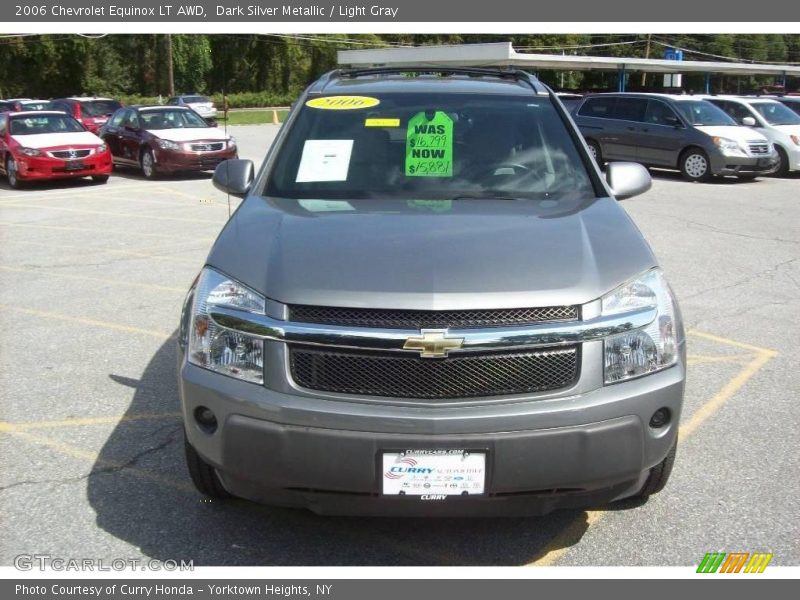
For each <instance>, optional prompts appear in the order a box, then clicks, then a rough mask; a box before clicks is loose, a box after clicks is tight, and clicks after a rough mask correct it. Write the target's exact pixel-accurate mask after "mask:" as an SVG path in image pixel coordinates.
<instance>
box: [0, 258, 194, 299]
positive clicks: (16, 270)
mask: <svg viewBox="0 0 800 600" xmlns="http://www.w3.org/2000/svg"><path fill="white" fill-rule="evenodd" d="M0 270H2V271H9V272H11V273H31V274H38V275H46V276H47V277H62V278H64V279H76V280H78V281H95V282H97V283H108V284H110V285H122V286H129V287H138V288H144V289H149V290H162V291H167V292H180V293H183V292H186V291H187V290H188V289H189V288H188V287H186V288H179V287H170V286H167V285H158V284H155V283H138V282H134V281H122V280H120V279H107V278H105V277H91V276H89V275H72V274H69V273H58V272H56V271H45V270H43V269H28V268H26V267H5V266H2V265H0Z"/></svg>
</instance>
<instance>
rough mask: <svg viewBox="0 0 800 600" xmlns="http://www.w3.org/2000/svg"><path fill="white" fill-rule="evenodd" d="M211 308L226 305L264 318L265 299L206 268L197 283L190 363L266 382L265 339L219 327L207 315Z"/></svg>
mask: <svg viewBox="0 0 800 600" xmlns="http://www.w3.org/2000/svg"><path fill="white" fill-rule="evenodd" d="M212 306H226V307H229V308H235V309H238V310H241V311H245V312H250V313H258V314H261V315H263V314H264V313H265V310H266V301H265V300H264V297H263V296H262V295H260V294H258V293H256V292H254V291H253V290H251V289H250V288H248V287H246V286H244V285H242V284H241V283H239V282H238V281H235V280H234V279H231V278H230V277H227V276H225V275H223V274H222V273H220V272H218V271H215V270H213V269H209V268H208V267H206V268H204V269H203V271H202V272H201V273H200V278H199V279H198V281H197V287H196V288H195V292H194V300H193V301H192V308H191V311H192V313H191V323H190V325H189V332H188V337H189V344H188V349H187V350H188V360H189V362H190V363H192V364H194V365H197V366H199V367H203V368H205V369H209V370H211V371H216V372H217V373H222V374H223V375H228V376H230V377H236V378H239V379H244V380H246V381H251V382H253V383H259V384H261V383H264V343H263V341H262V340H260V339H257V338H253V337H250V336H248V335H244V334H241V333H238V332H235V331H231V330H230V329H225V328H223V327H219V326H218V325H217V324H216V323H214V321H212V320H211V318H210V317H209V316H208V309H209V307H212Z"/></svg>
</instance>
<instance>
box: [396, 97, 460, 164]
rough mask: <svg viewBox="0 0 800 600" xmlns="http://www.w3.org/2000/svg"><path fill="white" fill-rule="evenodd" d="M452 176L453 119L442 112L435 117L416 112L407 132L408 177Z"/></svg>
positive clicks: (410, 120)
mask: <svg viewBox="0 0 800 600" xmlns="http://www.w3.org/2000/svg"><path fill="white" fill-rule="evenodd" d="M452 176H453V119H451V118H450V117H448V116H447V115H446V114H445V113H443V112H441V111H437V112H436V113H435V114H434V116H433V118H432V119H428V117H427V115H426V114H425V113H424V112H421V113H417V114H416V115H414V116H413V117H411V119H409V121H408V130H407V132H406V177H452Z"/></svg>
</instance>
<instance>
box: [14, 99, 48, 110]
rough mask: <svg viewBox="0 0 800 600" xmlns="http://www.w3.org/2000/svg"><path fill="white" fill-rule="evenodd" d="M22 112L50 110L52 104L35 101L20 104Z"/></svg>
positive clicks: (45, 101) (44, 101)
mask: <svg viewBox="0 0 800 600" xmlns="http://www.w3.org/2000/svg"><path fill="white" fill-rule="evenodd" d="M20 104H21V105H22V110H52V109H53V103H52V102H49V101H47V100H35V101H33V102H31V101H26V102H21V103H20Z"/></svg>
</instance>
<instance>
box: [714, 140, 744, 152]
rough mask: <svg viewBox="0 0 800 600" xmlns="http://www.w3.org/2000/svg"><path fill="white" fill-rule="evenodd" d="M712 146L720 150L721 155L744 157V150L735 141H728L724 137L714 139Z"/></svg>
mask: <svg viewBox="0 0 800 600" xmlns="http://www.w3.org/2000/svg"><path fill="white" fill-rule="evenodd" d="M714 144H715V145H716V146H717V147H718V148H719V149H720V150H722V153H723V154H726V155H728V156H741V155H744V150H743V149H742V147H741V146H740V145H739V142H737V141H736V140H730V139H728V138H724V137H715V138H714Z"/></svg>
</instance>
